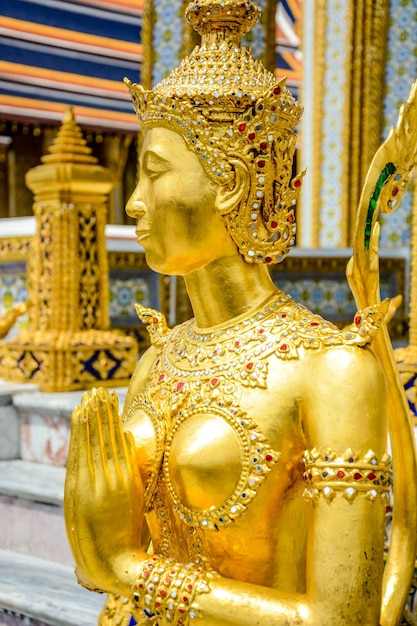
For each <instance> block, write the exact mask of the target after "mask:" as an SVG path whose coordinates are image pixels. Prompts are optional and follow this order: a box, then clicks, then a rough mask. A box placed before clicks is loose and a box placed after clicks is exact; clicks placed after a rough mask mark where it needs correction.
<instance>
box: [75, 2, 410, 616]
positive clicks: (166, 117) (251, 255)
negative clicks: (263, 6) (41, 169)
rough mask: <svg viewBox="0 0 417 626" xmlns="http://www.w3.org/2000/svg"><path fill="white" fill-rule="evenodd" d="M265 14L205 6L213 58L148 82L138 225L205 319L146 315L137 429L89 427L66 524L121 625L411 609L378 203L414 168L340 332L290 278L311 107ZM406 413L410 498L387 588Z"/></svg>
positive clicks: (361, 274)
mask: <svg viewBox="0 0 417 626" xmlns="http://www.w3.org/2000/svg"><path fill="white" fill-rule="evenodd" d="M258 14H259V10H258V8H257V7H256V6H255V5H254V4H253V3H252V2H251V1H249V0H248V1H247V2H235V1H232V0H221V1H220V0H210V1H207V0H195V1H194V2H191V3H190V5H189V6H188V9H187V15H188V19H189V21H190V22H191V23H192V24H193V25H194V27H195V28H196V29H197V30H198V32H199V33H200V34H201V35H202V42H201V45H200V46H199V47H196V48H195V50H194V51H193V52H192V53H191V55H190V56H189V57H188V58H186V59H185V60H184V61H183V62H182V63H181V65H180V66H179V68H178V69H176V70H175V71H173V72H172V73H171V75H170V76H169V77H168V78H166V79H165V80H164V81H163V82H161V83H160V84H159V85H157V86H156V87H155V88H154V89H153V90H152V91H144V90H143V89H142V88H141V87H140V86H139V85H135V84H131V83H130V82H129V81H128V86H129V89H130V91H131V94H132V97H133V101H134V105H135V108H136V111H137V114H138V117H139V120H140V125H141V130H142V132H143V143H142V149H141V154H140V177H139V184H138V186H137V188H136V190H135V191H134V193H133V195H132V197H131V199H130V201H129V203H128V207H127V212H128V214H129V215H131V216H132V217H134V218H136V220H137V228H136V233H137V238H138V241H140V243H141V244H142V245H143V247H144V248H145V252H146V259H147V262H148V264H149V266H150V267H151V268H152V269H154V270H156V271H158V272H161V273H164V274H178V275H181V276H183V277H184V279H185V282H186V286H187V290H188V294H189V297H190V300H191V303H192V307H193V311H194V315H195V318H194V319H192V320H190V321H188V322H186V323H184V324H182V325H180V326H178V327H176V328H174V329H173V330H170V329H169V328H168V327H167V325H166V323H165V320H164V318H163V316H162V315H161V314H160V313H158V312H157V311H153V310H146V309H143V308H140V307H138V312H139V316H140V317H141V319H142V321H144V322H145V323H147V324H148V328H149V332H150V336H151V342H152V345H151V347H150V348H149V350H148V351H147V352H146V354H145V355H144V356H143V358H142V359H141V361H140V363H139V365H138V366H137V369H136V371H135V373H134V375H133V377H132V380H131V383H130V387H129V393H128V396H127V399H126V405H125V409H124V413H123V420H121V419H120V417H119V408H118V406H117V399H116V397H115V395H114V394H113V393H108V392H107V391H106V390H105V389H99V390H94V391H92V392H90V393H88V394H85V395H84V397H83V401H82V405H81V407H80V408H77V409H76V410H75V411H74V415H73V422H72V435H71V445H70V452H69V459H68V470H67V480H66V493H65V518H66V525H67V532H68V536H69V541H70V544H71V548H72V551H73V554H74V557H75V561H76V573H77V576H78V580H79V582H80V583H81V584H82V585H84V586H85V587H87V588H89V589H92V590H96V591H105V592H107V593H108V594H109V595H108V598H107V602H106V604H105V606H104V609H103V612H102V614H101V617H100V624H101V625H103V626H104V625H107V626H115V625H116V624H122V625H123V626H128V625H131V626H133V625H134V624H148V623H153V624H157V625H159V626H165V625H171V624H172V625H183V626H189V625H191V624H196V625H197V624H202V625H205V626H255V625H256V624H262V625H263V626H279V625H282V626H284V625H285V626H291V625H293V626H295V625H297V626H299V625H301V624H306V625H307V624H308V625H310V626H313V625H320V626H330V625H332V626H348V625H349V626H352V625H362V626H364V625H368V626H371V625H372V626H375V625H378V624H382V625H383V626H388V625H394V624H398V623H399V621H400V619H401V614H402V610H403V607H404V603H405V599H406V596H407V591H408V586H409V583H410V578H411V573H412V568H413V564H414V556H415V537H416V514H415V504H416V491H415V484H416V468H415V458H414V448H413V444H412V439H411V438H410V437H411V434H410V433H411V431H410V428H409V423H408V421H407V420H408V412H407V409H406V407H405V405H404V403H403V399H402V395H401V388H400V385H397V386H395V384H394V387H395V389H394V390H393V389H391V387H392V385H391V383H390V380H391V379H390V374H389V372H388V374H387V370H389V369H390V367H391V363H392V361H391V360H390V356H389V355H390V353H389V350H386V351H385V353H384V349H385V347H386V341H388V339H387V336H386V333H385V330H384V329H385V322H384V316H385V313H386V311H387V308H388V303H382V304H380V303H378V301H379V294H378V293H377V291H378V290H377V289H376V290H375V289H374V286H375V285H378V269H377V264H375V254H376V243H375V235H376V233H375V230H376V229H375V228H373V224H374V220H375V219H376V215H377V211H376V204H377V201H379V198H378V196H379V194H380V193H381V188H382V187H383V185H385V187H386V186H387V185H391V181H392V180H393V177H394V176H395V175H396V176H398V172H397V174H395V167H396V165H395V162H394V163H392V164H391V165H393V167H394V169H393V170H392V169H389V171H388V170H387V171H386V172H385V173H386V176H385V177H383V178H382V179H381V176H380V175H379V174H378V176H379V177H378V176H377V180H376V182H375V183H372V180H373V179H372V176H371V177H370V178H369V179H368V181H367V187H366V189H365V191H364V194H365V195H364V197H363V200H362V205H363V206H365V205H366V202H367V199H368V200H369V201H370V202H371V204H370V205H369V206H371V207H372V211H370V210H367V211H365V226H364V225H363V224H362V221H361V220H359V221H358V228H359V229H360V228H362V227H363V228H364V230H365V240H363V236H362V239H361V240H360V245H359V251H358V253H357V255H356V258H355V260H354V262H353V264H352V265H351V267H350V270H349V271H350V274H349V276H350V282H351V284H352V287H353V289H354V290H355V294H357V298H358V303H359V304H360V308H361V309H362V310H361V311H360V312H359V313H357V315H356V316H355V319H354V322H353V323H352V325H351V326H350V327H348V328H346V329H344V330H342V331H340V330H338V329H337V328H335V327H334V326H333V325H332V324H330V323H328V322H326V321H325V320H323V319H322V318H321V317H319V316H318V315H314V314H312V313H311V312H310V311H308V310H307V309H306V308H304V307H303V306H302V305H301V304H298V303H296V302H294V301H293V300H292V299H291V298H290V297H289V296H288V295H286V294H284V293H283V292H281V291H279V290H277V289H276V287H275V286H274V284H273V282H272V281H271V278H270V274H269V271H268V266H269V265H270V264H272V263H277V262H279V261H281V260H282V259H283V258H284V257H285V255H286V254H287V253H288V251H289V250H290V248H291V246H292V245H293V244H294V239H295V214H294V205H295V203H296V199H297V195H298V192H299V189H300V186H301V184H302V176H303V173H301V174H300V175H298V176H295V177H292V160H293V154H294V149H295V134H294V127H295V126H296V124H297V123H298V121H299V119H300V116H301V107H300V105H299V104H298V103H297V102H296V101H295V100H294V98H293V97H292V96H291V95H290V93H289V92H288V90H287V89H286V87H285V82H284V81H279V82H277V81H276V80H275V78H274V76H273V75H272V74H271V73H270V72H268V71H266V70H265V68H264V67H263V66H262V65H261V64H260V63H259V62H258V61H255V60H254V59H253V57H252V56H251V53H250V51H248V50H247V49H245V48H244V47H240V38H241V36H242V35H243V34H244V33H245V32H246V31H247V30H248V29H249V28H250V27H251V25H252V24H253V23H254V22H255V21H256V19H257V18H258ZM388 156H389V155H388ZM380 159H382V161H383V160H384V159H383V157H382V156H381V157H380ZM411 160H412V159H411ZM413 163H414V162H413ZM375 167H376V168H377V169H378V167H380V165H378V164H376V165H375ZM384 167H385V163H384ZM410 167H411V166H410ZM374 169H375V168H374ZM381 169H382V167H381ZM378 171H381V170H378ZM384 171H385V170H384ZM398 171H399V170H398ZM381 181H382V182H381ZM395 184H396V186H397V187H400V188H401V189H402V187H404V184H405V183H404V184H403V181H402V180H397V181H396V183H395ZM377 191H378V193H377ZM384 193H388V192H386V190H385V191H384ZM382 195H383V194H382ZM400 195H401V194H400ZM361 215H362V214H361ZM364 242H365V245H363V244H364ZM370 244H371V245H370ZM361 248H363V250H362V249H361ZM358 254H359V257H358ZM362 283H363V285H362ZM368 287H369V289H368ZM370 291H371V292H372V294H371V295H372V297H374V298H375V299H374V300H373V301H372V302H371V301H369V298H368V296H369V293H370ZM374 303H376V305H375V306H370V305H372V304H374ZM379 327H381V329H382V330H381V331H380V332H378V328H379ZM375 335H376V338H375V342H374V344H375V345H376V346H378V341H379V348H378V349H377V350H376V351H377V352H378V353H380V354H382V357H383V358H381V359H379V358H378V357H377V356H376V353H375V352H374V351H373V349H371V348H370V344H371V343H372V341H373V338H374V336H375ZM384 354H385V356H384ZM381 364H382V365H381ZM384 371H385V374H386V376H384ZM394 377H395V376H394ZM391 378H392V377H391ZM386 380H388V383H389V384H388V386H387V384H386ZM387 388H388V389H389V392H390V393H389V394H388V396H389V398H390V400H389V402H388V401H387ZM387 407H389V412H390V414H391V412H392V410H394V412H395V417H394V418H392V422H390V423H391V425H392V428H394V430H395V429H397V431H398V432H397V434H395V433H394V436H393V433H392V432H391V437H392V440H393V456H394V458H393V464H394V472H395V480H394V488H395V490H396V491H395V495H396V496H397V487H399V491H398V494H399V495H398V499H397V497H396V500H395V509H394V510H395V515H394V529H393V543H392V547H391V551H390V556H389V558H388V564H387V566H386V568H385V572H384V558H383V557H384V517H385V507H386V504H387V502H388V500H389V491H390V478H391V473H392V464H391V458H390V456H389V455H388V453H387V423H388V419H387V417H388V416H387V413H388V410H387ZM391 417H392V416H391V415H390V418H391ZM401 420H402V421H401ZM392 428H391V430H392ZM399 450H400V452H401V454H399ZM405 478H408V483H407V481H406V480H405Z"/></svg>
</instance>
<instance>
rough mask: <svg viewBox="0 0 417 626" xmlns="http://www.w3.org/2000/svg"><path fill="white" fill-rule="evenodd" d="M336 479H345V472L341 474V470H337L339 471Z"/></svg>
mask: <svg viewBox="0 0 417 626" xmlns="http://www.w3.org/2000/svg"><path fill="white" fill-rule="evenodd" d="M337 477H338V478H344V477H345V472H342V470H339V471H338V472H337Z"/></svg>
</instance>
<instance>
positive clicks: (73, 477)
mask: <svg viewBox="0 0 417 626" xmlns="http://www.w3.org/2000/svg"><path fill="white" fill-rule="evenodd" d="M81 415H82V409H80V407H76V408H75V409H74V411H73V413H72V417H71V435H70V443H69V451H68V460H67V472H66V478H65V497H64V514H65V526H66V531H67V536H68V541H69V544H70V546H71V551H72V554H73V557H74V561H75V563H76V564H77V565H78V566H79V567H83V566H84V558H83V551H82V549H81V547H80V535H82V530H81V526H82V524H81V522H80V515H79V513H80V511H79V505H80V502H79V500H80V498H79V495H80V494H79V488H80V483H81V485H82V481H81V480H80V463H79V460H80V442H81V439H82V431H84V430H85V427H84V424H83V423H82V419H81Z"/></svg>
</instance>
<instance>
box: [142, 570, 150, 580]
mask: <svg viewBox="0 0 417 626" xmlns="http://www.w3.org/2000/svg"><path fill="white" fill-rule="evenodd" d="M149 574H150V572H148V570H147V569H145V570H144V572H143V577H144V578H148V576H149Z"/></svg>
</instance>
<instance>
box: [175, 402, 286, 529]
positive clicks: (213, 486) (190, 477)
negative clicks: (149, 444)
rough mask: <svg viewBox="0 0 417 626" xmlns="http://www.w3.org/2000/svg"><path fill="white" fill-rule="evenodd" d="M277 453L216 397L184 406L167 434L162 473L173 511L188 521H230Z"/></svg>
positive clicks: (212, 524)
mask: <svg viewBox="0 0 417 626" xmlns="http://www.w3.org/2000/svg"><path fill="white" fill-rule="evenodd" d="M279 457H280V454H279V453H277V452H275V451H274V450H273V449H272V448H271V446H270V445H269V443H268V442H267V440H266V438H265V437H264V436H263V434H262V433H261V432H260V430H259V428H258V426H257V425H256V423H255V422H254V421H253V420H251V419H250V418H249V417H248V416H247V415H246V414H245V413H244V412H243V411H241V410H240V409H238V408H236V407H233V406H231V405H227V406H222V404H221V403H220V402H216V403H210V402H208V401H207V402H206V403H204V404H202V405H198V404H197V405H196V406H194V407H193V408H190V409H188V410H183V411H182V412H181V415H180V416H179V417H178V418H177V420H176V422H175V423H174V424H173V425H172V428H171V430H170V432H169V434H168V437H167V441H166V449H165V452H164V460H163V472H164V477H165V481H166V484H167V487H168V490H169V492H170V494H171V497H172V500H173V503H174V510H176V511H177V512H178V515H179V516H180V518H181V519H182V520H183V521H184V522H186V523H187V524H190V525H193V526H195V525H198V526H201V527H202V528H205V529H216V528H219V527H221V526H225V525H228V524H230V523H232V522H233V521H234V520H235V519H236V518H237V517H239V516H240V515H241V514H242V513H243V512H244V511H245V510H246V508H247V506H248V504H249V503H250V502H251V500H253V498H254V497H255V496H256V494H257V489H258V488H259V487H260V486H261V484H262V483H263V481H264V480H265V478H266V476H267V475H268V473H269V472H270V471H271V469H272V467H273V466H274V464H275V463H276V462H277V461H278V459H279Z"/></svg>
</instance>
